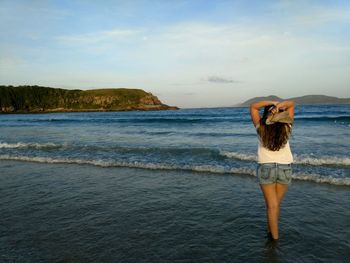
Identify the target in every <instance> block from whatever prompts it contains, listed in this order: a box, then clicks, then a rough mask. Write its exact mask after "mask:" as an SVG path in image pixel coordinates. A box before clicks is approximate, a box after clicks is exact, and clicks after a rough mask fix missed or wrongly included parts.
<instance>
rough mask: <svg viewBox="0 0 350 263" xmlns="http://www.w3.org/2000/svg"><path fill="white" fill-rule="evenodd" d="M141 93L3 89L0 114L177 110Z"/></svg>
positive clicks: (149, 95) (104, 90) (29, 87)
mask: <svg viewBox="0 0 350 263" xmlns="http://www.w3.org/2000/svg"><path fill="white" fill-rule="evenodd" d="M173 109H178V108H177V107H174V106H168V105H166V104H163V103H162V102H161V101H160V100H159V99H158V98H157V97H156V96H154V95H152V93H148V92H145V91H144V90H141V89H124V88H120V89H96V90H66V89H56V88H49V87H40V86H18V87H13V86H0V112H2V113H22V112H23V113H25V112H70V111H72V112H73V111H128V110H173Z"/></svg>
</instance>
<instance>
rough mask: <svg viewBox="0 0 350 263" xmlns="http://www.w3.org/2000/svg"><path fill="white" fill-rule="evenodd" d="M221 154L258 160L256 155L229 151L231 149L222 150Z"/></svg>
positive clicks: (247, 159) (244, 159)
mask: <svg viewBox="0 0 350 263" xmlns="http://www.w3.org/2000/svg"><path fill="white" fill-rule="evenodd" d="M220 155H221V156H225V157H228V158H233V159H238V160H243V161H256V160H257V157H256V155H252V154H246V153H239V152H229V151H220Z"/></svg>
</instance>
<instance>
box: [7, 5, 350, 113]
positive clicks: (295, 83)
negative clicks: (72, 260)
mask: <svg viewBox="0 0 350 263" xmlns="http://www.w3.org/2000/svg"><path fill="white" fill-rule="evenodd" d="M0 31H1V34H0V84H3V85H25V84H28V85H45V86H51V87H60V88H68V89H76V88H79V89H92V88H118V87H130V88H141V89H144V90H146V91H149V92H152V93H153V94H155V95H157V96H158V97H159V98H160V99H161V100H162V101H163V102H164V103H167V104H170V105H177V106H180V107H215V106H231V105H235V104H237V103H240V102H242V101H244V100H246V99H249V98H251V97H254V96H265V95H270V94H275V95H278V96H281V97H294V96H302V95H307V94H325V95H332V96H337V97H350V88H349V86H350V85H349V84H350V74H349V72H350V2H349V1H322V0H319V1H298V0H295V1H220V0H218V1H196V0H193V1H182V0H177V1H176V0H172V1H171V0H169V1H166V0H163V1H161V0H159V1H152V0H149V1H132V0H128V1H127V0H124V1H112V0H105V1H87V0H86V1H83V0H81V1H74V0H70V1H47V0H46V1H44V0H42V1H39V0H38V1H30V0H28V1H17V0H10V1H7V0H0Z"/></svg>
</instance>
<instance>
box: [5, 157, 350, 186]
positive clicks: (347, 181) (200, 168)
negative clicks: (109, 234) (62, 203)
mask: <svg viewBox="0 0 350 263" xmlns="http://www.w3.org/2000/svg"><path fill="white" fill-rule="evenodd" d="M0 160H11V161H26V162H37V163H48V164H78V165H93V166H98V167H105V168H108V167H126V168H141V169H152V170H182V171H193V172H207V173H214V174H236V175H237V174H239V175H249V176H256V172H255V169H251V168H245V167H240V168H235V167H233V168H230V167H226V166H219V165H218V166H215V165H182V166H180V165H174V164H166V163H149V162H148V163H142V162H136V161H135V162H127V161H118V160H100V159H98V160H84V159H77V158H51V157H38V156H11V155H0ZM292 177H293V179H295V180H301V181H311V182H315V183H322V184H331V185H339V186H350V178H340V177H332V176H323V175H319V174H303V173H297V174H293V175H292Z"/></svg>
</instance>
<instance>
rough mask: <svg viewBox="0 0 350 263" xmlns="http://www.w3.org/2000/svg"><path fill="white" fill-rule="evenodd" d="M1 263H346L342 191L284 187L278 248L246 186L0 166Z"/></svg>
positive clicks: (209, 179)
mask: <svg viewBox="0 0 350 263" xmlns="http://www.w3.org/2000/svg"><path fill="white" fill-rule="evenodd" d="M0 171H1V176H0V199H1V204H0V214H1V217H0V237H1V238H0V261H1V262H346V261H347V260H348V259H349V256H350V243H349V240H350V223H349V222H350V221H349V220H348V219H349V216H350V203H349V200H350V191H349V189H348V187H342V186H333V185H329V184H315V183H312V182H302V181H295V182H293V184H292V186H291V188H290V190H289V192H288V193H287V195H286V198H285V200H284V203H283V205H282V210H281V221H280V241H279V243H278V244H271V243H269V242H267V239H266V238H265V226H266V222H265V207H264V202H263V198H262V195H261V192H260V190H259V188H258V185H257V182H256V178H255V177H247V176H245V175H235V174H222V175H217V174H213V173H207V172H204V173H203V172H201V173H195V172H189V171H176V170H175V171H161V170H147V169H133V168H100V167H94V166H91V165H76V164H70V165H67V164H40V163H31V162H18V161H2V162H1V163H0Z"/></svg>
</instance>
